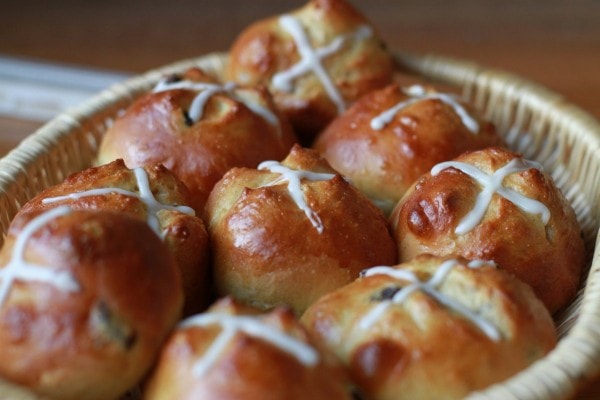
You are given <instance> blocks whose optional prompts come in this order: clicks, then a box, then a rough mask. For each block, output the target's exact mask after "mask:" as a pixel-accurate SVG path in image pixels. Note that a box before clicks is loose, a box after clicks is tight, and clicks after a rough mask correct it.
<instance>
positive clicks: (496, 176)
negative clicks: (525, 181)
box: [431, 158, 550, 235]
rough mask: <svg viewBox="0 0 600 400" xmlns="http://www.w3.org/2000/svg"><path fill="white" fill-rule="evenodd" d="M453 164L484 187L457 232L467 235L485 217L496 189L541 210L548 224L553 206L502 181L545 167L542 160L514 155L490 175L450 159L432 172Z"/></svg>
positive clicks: (518, 203)
mask: <svg viewBox="0 0 600 400" xmlns="http://www.w3.org/2000/svg"><path fill="white" fill-rule="evenodd" d="M450 167H452V168H456V169H458V170H459V171H461V172H463V173H465V174H467V175H469V176H470V177H471V178H473V179H475V180H476V181H477V182H478V183H479V184H480V185H482V186H483V189H482V191H481V192H479V194H478V195H477V199H476V201H475V206H474V207H473V209H472V210H471V211H469V212H468V213H467V215H465V216H464V217H463V219H462V220H461V221H460V223H459V224H458V225H457V226H456V229H455V230H454V232H455V233H456V234H458V235H464V234H465V233H468V232H469V231H470V230H471V229H473V228H475V226H477V224H479V222H481V219H482V218H483V216H484V214H485V212H486V210H487V209H488V207H489V205H490V202H491V201H492V197H493V195H494V193H497V194H499V195H500V196H502V197H504V198H505V199H507V200H509V201H511V202H512V203H513V204H514V205H516V206H517V207H519V208H520V209H521V210H523V211H525V212H528V213H531V214H539V215H540V216H541V218H542V222H544V225H545V224H547V223H548V221H549V220H550V210H549V209H548V207H546V206H545V205H544V204H543V203H541V202H539V201H537V200H534V199H530V198H529V197H525V196H523V195H522V194H520V193H518V192H516V191H514V190H512V189H509V188H507V187H504V186H502V181H503V180H504V178H506V177H507V176H508V175H511V174H514V173H518V172H522V171H526V170H528V169H531V168H536V169H541V165H540V164H538V163H536V162H533V161H528V160H523V159H522V158H514V159H513V160H511V161H510V162H509V163H508V164H506V165H505V166H503V167H502V168H500V169H498V170H497V171H496V172H494V173H493V174H492V175H489V174H487V173H485V172H484V171H482V170H480V169H479V168H477V167H475V166H473V165H471V164H467V163H463V162H459V161H447V162H443V163H440V164H437V165H436V166H434V167H433V168H432V169H431V175H432V176H436V175H437V174H439V173H440V172H441V171H442V170H444V169H446V168H450Z"/></svg>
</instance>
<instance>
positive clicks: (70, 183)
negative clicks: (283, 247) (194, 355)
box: [19, 159, 212, 315]
mask: <svg viewBox="0 0 600 400" xmlns="http://www.w3.org/2000/svg"><path fill="white" fill-rule="evenodd" d="M190 203H191V195H190V193H189V190H188V189H187V188H186V186H185V185H184V184H183V183H182V182H181V181H180V180H179V179H178V178H177V177H176V176H175V175H174V174H173V173H172V172H170V171H169V170H168V169H166V168H165V167H164V166H163V165H161V164H155V165H152V166H147V167H145V168H142V167H138V168H135V169H133V170H131V169H128V168H127V167H126V166H125V164H124V163H123V160H120V159H119V160H115V161H113V162H111V163H109V164H105V165H102V166H98V167H93V168H88V169H86V170H83V171H81V172H77V173H75V174H73V175H71V176H69V177H68V178H67V179H65V180H64V181H63V182H62V183H60V184H58V185H55V186H53V187H50V188H48V189H46V190H44V191H43V192H41V193H40V194H39V195H37V196H36V197H34V198H33V199H31V200H30V201H28V202H27V203H26V204H25V205H24V206H23V208H22V209H21V211H20V212H19V213H20V214H23V213H29V212H32V211H34V212H40V211H43V210H48V209H50V208H54V207H58V206H61V205H68V206H69V207H71V208H73V209H105V210H113V211H119V212H125V213H127V214H129V215H132V216H134V217H137V218H139V219H141V220H143V221H146V222H147V223H148V225H149V226H150V227H151V228H152V229H153V231H154V232H155V233H156V234H157V236H159V237H160V238H161V239H162V240H163V241H164V242H165V244H166V245H167V247H168V248H169V249H170V250H171V252H172V253H173V255H174V257H175V260H176V261H177V265H178V266H179V269H180V270H181V274H182V283H183V287H184V293H185V307H184V314H186V315H188V314H192V313H197V312H200V311H201V310H203V309H205V308H206V307H207V306H208V304H209V303H210V301H212V298H211V292H212V291H211V284H210V277H209V267H210V266H209V247H208V233H207V231H206V228H205V226H204V222H203V221H202V219H201V218H200V217H199V216H195V212H194V210H193V209H192V208H190V207H188V205H189V204H190Z"/></svg>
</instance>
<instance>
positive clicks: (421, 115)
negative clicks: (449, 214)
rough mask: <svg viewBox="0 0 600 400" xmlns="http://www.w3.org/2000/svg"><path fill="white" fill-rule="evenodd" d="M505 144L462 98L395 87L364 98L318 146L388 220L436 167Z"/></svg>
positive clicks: (417, 87) (326, 132)
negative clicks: (476, 151)
mask: <svg viewBox="0 0 600 400" xmlns="http://www.w3.org/2000/svg"><path fill="white" fill-rule="evenodd" d="M501 144H502V141H501V139H500V137H499V136H498V135H497V134H496V130H495V128H494V126H493V125H492V124H491V123H489V122H487V121H484V120H483V119H482V118H481V117H480V116H479V115H478V113H476V112H475V111H474V110H473V109H472V107H470V105H469V104H467V103H465V102H464V101H462V100H461V99H460V98H459V97H457V96H455V95H452V94H449V93H441V92H438V91H436V90H435V89H434V88H432V87H429V86H428V87H426V86H422V85H412V86H409V87H402V86H400V85H398V84H393V85H390V86H387V87H386V88H384V89H380V90H376V91H373V92H370V93H368V94H366V95H364V96H362V97H361V98H360V99H359V100H357V101H356V103H354V105H353V106H352V107H350V108H349V109H348V110H347V111H346V112H345V113H343V114H342V115H340V116H339V117H337V118H336V119H335V120H333V122H332V123H331V124H330V125H329V126H328V127H327V128H326V129H325V130H324V131H323V132H322V133H321V134H320V135H319V136H318V137H317V139H316V141H315V143H314V146H313V147H314V148H315V149H316V150H318V151H319V152H320V153H321V154H322V155H323V156H324V157H325V158H326V159H327V161H329V163H330V164H331V166H332V167H333V168H335V169H336V170H338V171H339V172H340V173H341V174H343V175H344V176H347V177H348V178H350V179H351V180H352V182H353V183H354V184H355V185H356V187H358V188H359V189H360V190H361V191H363V193H365V194H366V195H367V196H368V197H369V198H370V199H372V200H373V201H374V202H375V204H377V205H378V206H379V207H381V209H382V210H383V211H384V213H385V214H386V215H389V213H390V212H391V211H392V209H393V208H394V206H395V205H396V203H397V202H398V200H400V198H401V197H402V195H403V194H404V193H405V192H406V191H407V190H408V188H409V187H410V186H411V185H412V184H413V183H414V182H415V181H416V180H417V179H418V178H419V177H420V176H421V175H422V174H424V173H425V172H427V171H429V169H431V167H433V166H434V165H435V164H437V163H439V162H442V161H447V160H451V159H453V158H455V157H457V156H459V155H460V154H462V153H464V152H465V151H468V150H478V149H482V148H485V147H489V146H494V145H501Z"/></svg>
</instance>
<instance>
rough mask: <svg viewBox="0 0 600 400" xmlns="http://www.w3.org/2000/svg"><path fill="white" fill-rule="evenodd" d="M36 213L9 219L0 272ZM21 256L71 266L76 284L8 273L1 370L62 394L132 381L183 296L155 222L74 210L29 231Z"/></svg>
mask: <svg viewBox="0 0 600 400" xmlns="http://www.w3.org/2000/svg"><path fill="white" fill-rule="evenodd" d="M42 215H47V213H42V214H35V215H34V213H29V214H22V215H21V216H20V217H18V218H16V219H15V220H14V221H13V223H12V224H11V227H10V229H9V235H8V237H7V239H6V242H5V246H4V247H3V248H2V251H1V252H0V265H1V266H2V269H0V271H3V269H5V268H8V267H7V264H8V262H9V260H11V258H14V257H18V254H17V255H15V254H14V253H13V251H15V241H16V237H17V236H16V235H19V234H21V235H22V234H23V229H24V227H25V226H28V225H27V224H28V223H30V222H31V221H32V218H33V217H34V216H36V217H37V216H42ZM25 237H27V236H25ZM24 258H25V260H26V261H27V262H29V263H34V264H38V265H40V267H39V268H43V269H44V270H48V271H55V272H56V271H62V273H63V274H64V273H67V274H69V276H70V277H71V279H72V280H73V281H74V282H75V288H72V289H70V290H65V289H64V288H61V287H59V286H56V285H55V284H54V283H50V282H39V281H37V280H33V281H30V280H25V279H23V278H19V277H17V278H16V279H14V280H13V281H12V285H11V286H10V287H9V291H8V292H7V293H8V296H7V297H6V298H5V300H4V302H3V303H2V304H1V306H0V376H2V378H3V379H6V380H8V381H11V382H14V383H16V384H18V385H20V386H23V387H27V388H29V389H30V390H32V391H34V392H36V393H39V394H40V395H43V396H47V397H50V398H56V399H65V400H66V399H82V398H86V399H101V400H106V399H115V398H117V397H118V396H120V395H122V394H123V393H124V392H125V391H126V390H128V389H129V388H131V387H133V386H134V385H135V384H137V382H138V381H139V380H140V379H141V378H142V376H143V375H144V374H145V373H146V371H148V369H149V368H150V367H151V365H152V363H153V361H154V359H155V357H156V355H157V354H158V351H159V348H160V346H161V345H162V343H163V341H164V339H165V338H166V336H167V334H168V333H169V331H170V329H171V328H172V326H173V325H174V324H175V322H176V321H177V320H178V319H179V317H180V313H181V306H182V300H183V296H182V291H181V282H180V275H179V273H178V271H177V268H176V266H175V262H174V259H173V258H172V256H171V254H170V253H169V251H168V250H167V249H166V247H165V246H164V245H163V243H162V242H161V241H160V239H159V238H158V237H157V236H156V235H155V234H154V233H153V232H152V230H150V228H149V227H148V226H147V225H146V224H145V223H143V222H141V221H139V220H138V219H135V218H132V217H130V216H127V215H126V214H123V213H115V212H109V211H72V212H70V213H68V214H64V215H58V216H56V217H54V218H52V219H50V220H49V221H47V222H46V223H45V224H43V225H42V226H40V227H39V228H38V229H37V230H35V231H34V232H33V234H32V235H31V236H29V239H28V240H27V241H26V245H25V250H24ZM13 261H14V260H13ZM27 268H30V269H31V268H35V267H32V266H29V265H25V266H22V267H20V269H19V271H21V272H24V271H25V270H26V269H27ZM5 273H8V272H5ZM6 279H7V276H6V275H5V276H3V281H5V280H6ZM3 283H5V282H3Z"/></svg>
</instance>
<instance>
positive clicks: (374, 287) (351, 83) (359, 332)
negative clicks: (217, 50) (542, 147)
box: [0, 0, 585, 400]
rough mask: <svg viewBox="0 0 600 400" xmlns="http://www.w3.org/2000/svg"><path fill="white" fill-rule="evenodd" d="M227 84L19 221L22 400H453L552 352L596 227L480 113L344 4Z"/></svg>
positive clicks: (249, 58) (184, 96)
mask: <svg viewBox="0 0 600 400" xmlns="http://www.w3.org/2000/svg"><path fill="white" fill-rule="evenodd" d="M221 72H223V73H222V74H221V75H222V76H221V77H217V76H213V75H211V74H209V73H207V71H203V70H201V69H198V68H191V69H189V70H187V71H182V72H181V73H180V74H175V75H170V76H165V77H164V78H163V79H162V80H161V81H160V82H159V83H158V84H157V85H156V86H155V87H154V88H152V89H151V90H150V91H149V92H148V93H146V94H144V95H142V96H140V97H139V98H137V99H135V101H134V102H133V103H132V105H131V106H130V107H129V108H128V109H127V110H125V111H124V113H123V114H121V115H118V116H116V118H115V121H114V124H112V126H110V127H109V128H108V130H107V132H106V134H105V136H104V137H103V140H102V143H101V146H100V149H99V152H98V157H97V160H96V165H95V166H93V167H91V168H89V169H86V170H84V171H80V172H78V173H76V174H74V175H72V176H70V177H68V178H67V179H66V180H65V181H64V182H62V183H60V184H58V185H56V186H54V187H50V188H48V189H46V190H45V191H43V192H42V193H40V194H38V195H37V196H36V197H34V198H32V199H31V200H30V201H29V202H28V203H27V204H25V205H24V206H23V207H22V209H21V210H20V211H19V213H18V214H17V215H16V217H15V218H14V220H13V222H12V223H11V225H10V227H9V232H8V235H7V237H6V240H5V243H4V245H3V247H2V249H1V251H0V390H2V389H3V390H4V391H6V393H9V391H10V393H19V396H21V398H25V399H27V398H31V399H80V400H81V399H103V400H111V399H119V398H122V396H125V395H126V394H127V393H129V396H130V397H139V398H146V399H174V398H177V399H192V398H227V399H265V398H272V399H281V398H286V397H289V398H298V399H300V398H306V397H310V398H317V399H319V398H323V399H325V398H327V399H330V398H331V399H338V398H339V399H351V398H354V399H356V398H358V399H401V398H407V399H437V398H442V397H443V398H448V399H454V398H462V397H463V396H465V395H468V394H469V393H471V392H472V391H476V390H480V389H483V388H485V387H487V386H489V385H491V384H493V383H496V382H499V381H502V380H504V379H507V378H509V377H511V376H513V375H514V374H516V373H518V372H519V371H520V370H522V369H524V368H527V367H528V366H529V365H531V364H532V363H533V362H535V360H537V359H539V358H541V357H544V356H545V355H546V354H547V353H548V352H549V351H551V350H552V348H553V347H554V346H555V345H556V342H557V336H556V330H555V327H554V323H553V320H552V315H553V314H554V313H556V312H558V311H559V310H561V309H562V308H563V307H565V306H566V305H567V304H569V302H570V301H571V300H572V299H573V297H574V296H575V293H576V291H577V289H578V287H579V284H580V280H581V274H582V271H583V267H584V262H585V260H584V245H583V241H582V239H581V235H580V228H579V225H578V221H577V219H576V216H575V213H574V212H573V209H572V208H571V206H570V205H569V203H568V202H567V200H566V199H565V198H564V196H563V195H562V193H561V192H560V190H559V189H558V188H557V186H556V185H555V184H554V182H553V181H552V178H551V175H550V174H549V172H548V171H544V169H543V167H542V166H541V165H539V164H538V163H536V162H533V161H531V160H526V159H524V158H523V157H522V156H521V155H520V154H517V153H514V152H513V151H511V150H510V149H507V148H506V147H505V146H504V143H503V140H502V132H497V131H496V128H495V127H494V125H493V124H492V123H491V122H490V121H487V120H486V119H485V118H484V117H483V116H482V115H480V114H479V113H478V111H477V110H476V109H475V108H474V107H473V106H472V105H471V104H469V103H468V102H467V101H465V100H464V99H463V98H461V97H460V96H459V95H458V94H456V93H451V92H449V91H447V89H444V88H441V87H436V86H434V85H432V84H431V83H429V82H425V81H419V80H418V79H415V77H405V76H403V74H402V73H401V72H400V71H398V70H397V68H395V66H394V61H393V56H392V54H391V53H389V52H388V51H387V50H386V48H385V46H384V45H383V42H382V40H381V38H380V37H379V35H378V33H377V31H376V29H375V27H373V26H372V25H370V24H369V22H368V21H367V20H366V19H365V18H364V16H363V15H362V14H361V13H360V12H359V11H358V10H356V9H355V8H353V7H352V6H351V5H349V4H348V3H346V2H345V1H344V0H311V1H309V2H308V3H307V4H306V5H305V6H304V7H302V8H300V9H298V10H294V11H291V12H289V13H286V14H283V15H278V16H274V17H271V18H267V19H265V20H262V21H257V22H256V23H255V24H253V25H252V26H249V27H248V28H247V29H246V30H244V31H243V32H241V34H240V36H239V37H238V39H237V40H236V41H235V42H234V43H233V44H232V46H231V49H230V54H229V58H228V64H227V68H226V70H225V71H221ZM415 80H416V82H415ZM409 82H410V84H409Z"/></svg>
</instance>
